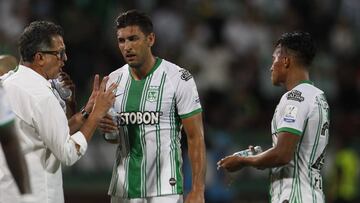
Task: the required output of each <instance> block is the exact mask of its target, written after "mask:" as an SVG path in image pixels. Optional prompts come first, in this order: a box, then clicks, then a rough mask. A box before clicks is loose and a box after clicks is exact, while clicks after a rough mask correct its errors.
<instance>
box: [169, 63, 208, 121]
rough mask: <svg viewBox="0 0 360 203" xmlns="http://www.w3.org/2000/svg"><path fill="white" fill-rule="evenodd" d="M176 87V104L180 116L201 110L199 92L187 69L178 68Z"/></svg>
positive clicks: (184, 116) (188, 115)
mask: <svg viewBox="0 0 360 203" xmlns="http://www.w3.org/2000/svg"><path fill="white" fill-rule="evenodd" d="M177 76H178V77H179V82H178V84H177V87H176V93H175V96H176V105H177V110H178V114H179V115H180V118H182V119H184V118H188V117H190V116H192V115H194V114H197V113H199V112H201V111H202V109H201V104H200V98H199V94H198V91H197V88H196V84H195V81H194V78H193V76H192V75H191V74H190V72H189V71H187V70H185V69H180V70H179V74H178V75H177Z"/></svg>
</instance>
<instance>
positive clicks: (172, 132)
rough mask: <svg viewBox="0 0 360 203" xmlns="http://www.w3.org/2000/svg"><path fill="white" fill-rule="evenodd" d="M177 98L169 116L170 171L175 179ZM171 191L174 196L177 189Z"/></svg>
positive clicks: (172, 103) (173, 99)
mask: <svg viewBox="0 0 360 203" xmlns="http://www.w3.org/2000/svg"><path fill="white" fill-rule="evenodd" d="M174 115H175V97H173V98H172V101H171V106H170V114H169V120H170V171H171V177H175V170H174V169H175V153H174V150H175V141H174V139H175V121H174V120H175V117H174ZM171 191H172V193H173V194H174V193H175V188H174V187H173V186H171Z"/></svg>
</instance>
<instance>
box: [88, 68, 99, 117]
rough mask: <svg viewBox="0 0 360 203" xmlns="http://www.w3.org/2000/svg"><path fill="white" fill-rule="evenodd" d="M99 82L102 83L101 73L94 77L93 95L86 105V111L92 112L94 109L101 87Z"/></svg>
mask: <svg viewBox="0 0 360 203" xmlns="http://www.w3.org/2000/svg"><path fill="white" fill-rule="evenodd" d="M99 84H100V79H99V75H98V74H96V75H95V77H94V82H93V88H92V92H91V95H90V97H89V100H88V102H87V103H86V105H85V111H86V112H88V113H91V111H92V109H93V107H94V104H95V99H96V96H97V95H98V93H99V89H100V86H99Z"/></svg>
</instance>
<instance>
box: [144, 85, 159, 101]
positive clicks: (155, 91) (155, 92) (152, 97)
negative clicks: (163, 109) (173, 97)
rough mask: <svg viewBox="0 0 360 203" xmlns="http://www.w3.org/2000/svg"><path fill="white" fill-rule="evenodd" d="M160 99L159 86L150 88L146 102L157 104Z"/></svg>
mask: <svg viewBox="0 0 360 203" xmlns="http://www.w3.org/2000/svg"><path fill="white" fill-rule="evenodd" d="M158 97H159V86H150V87H149V90H148V92H147V96H146V101H149V102H156V100H157V99H158Z"/></svg>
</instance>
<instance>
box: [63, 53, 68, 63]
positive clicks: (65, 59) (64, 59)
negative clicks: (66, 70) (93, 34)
mask: <svg viewBox="0 0 360 203" xmlns="http://www.w3.org/2000/svg"><path fill="white" fill-rule="evenodd" d="M67 59H68V58H67V55H66V53H64V56H63V59H62V60H63V61H64V62H65V61H67Z"/></svg>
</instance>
